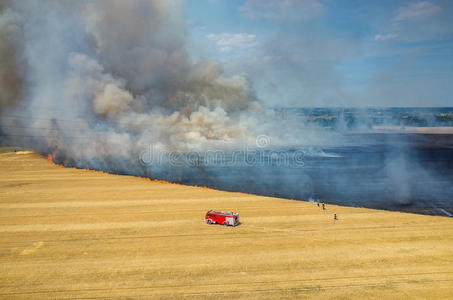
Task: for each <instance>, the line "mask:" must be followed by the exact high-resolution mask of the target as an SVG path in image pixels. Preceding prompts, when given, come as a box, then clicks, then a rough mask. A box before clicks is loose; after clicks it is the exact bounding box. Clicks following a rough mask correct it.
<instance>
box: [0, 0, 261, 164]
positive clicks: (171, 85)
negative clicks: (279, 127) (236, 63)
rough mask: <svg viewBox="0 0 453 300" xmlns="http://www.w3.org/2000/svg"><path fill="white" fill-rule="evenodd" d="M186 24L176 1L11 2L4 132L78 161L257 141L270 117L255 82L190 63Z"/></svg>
mask: <svg viewBox="0 0 453 300" xmlns="http://www.w3.org/2000/svg"><path fill="white" fill-rule="evenodd" d="M185 25H186V22H185V19H184V18H183V16H182V11H181V5H180V3H179V2H178V1H169V0H152V1H149V0H148V1H96V2H91V1H87V2H76V1H64V2H63V1H11V2H3V3H2V4H1V16H0V38H1V46H0V47H1V48H0V59H1V69H0V88H1V93H2V94H1V109H2V110H5V109H6V108H7V107H8V108H9V110H8V114H4V117H3V118H2V125H4V126H3V130H7V132H8V134H9V135H10V136H11V137H14V136H16V137H24V138H25V137H28V136H30V137H36V136H41V137H42V138H40V139H39V140H38V146H39V147H38V148H39V150H41V151H42V152H46V151H47V152H48V151H50V152H52V151H56V149H58V150H59V151H63V152H64V153H65V155H66V156H68V157H71V158H72V159H74V160H76V161H77V160H85V161H89V160H91V159H93V158H96V159H99V157H100V156H104V157H105V156H107V155H109V156H120V157H132V155H135V154H136V152H137V151H140V149H139V147H143V146H144V145H148V144H150V143H152V144H153V145H154V146H155V147H158V148H159V149H161V150H162V151H175V150H178V151H188V150H199V149H204V148H206V147H208V146H210V147H219V146H220V147H223V146H225V145H231V144H234V143H237V142H242V141H243V140H244V138H245V139H247V137H252V136H253V131H254V128H256V127H255V126H253V125H254V124H253V122H254V121H253V115H254V114H255V115H256V116H258V114H257V112H259V111H260V110H262V109H261V108H260V104H259V103H258V101H257V99H256V98H255V96H254V92H253V89H252V87H251V85H250V82H249V80H248V79H247V78H246V77H245V76H243V75H235V76H226V75H225V74H224V72H223V70H222V66H221V65H220V64H219V63H217V62H215V61H211V60H208V59H204V60H199V61H192V60H191V59H190V58H189V57H188V55H187V52H186V50H185V44H186V41H185V36H186V28H185ZM13 104H15V107H14V105H13ZM11 107H13V108H11ZM245 112H246V113H245ZM16 116H17V117H21V118H19V119H18V118H16V119H13V118H14V117H16ZM13 125H15V126H13ZM18 125H20V126H18ZM251 125H252V126H251ZM23 143H26V141H25V139H23V141H22V143H21V144H23ZM33 144H36V139H34V140H33Z"/></svg>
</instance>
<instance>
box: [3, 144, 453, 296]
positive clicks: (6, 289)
mask: <svg viewBox="0 0 453 300" xmlns="http://www.w3.org/2000/svg"><path fill="white" fill-rule="evenodd" d="M364 196H366V195H364ZM208 209H216V210H235V211H238V212H239V213H240V219H241V221H242V225H240V226H238V227H235V228H232V227H223V226H218V225H207V224H204V222H203V216H204V213H205V211H207V210H208ZM334 212H335V213H337V215H338V217H339V220H338V221H336V222H334V220H333V213H334ZM0 266H1V267H0V298H3V299H15V298H23V299H49V298H52V299H53V298H62V299H64V298H84V299H87V298H88V299H90V298H103V297H105V298H121V297H123V298H124V297H129V298H156V299H181V298H188V299H193V298H195V299H219V298H222V299H301V298H304V297H308V298H316V299H322V298H336V299H338V298H340V299H341V298H343V299H349V298H357V299H364V298H372V299H383V298H386V299H389V298H390V299H391V298H395V299H401V298H405V299H425V298H430V299H442V298H443V299H452V298H453V218H446V217H433V216H423V215H413V214H405V213H398V212H387V211H378V210H370V209H360V208H349V207H338V206H330V205H329V206H327V210H325V211H323V210H322V209H321V208H319V207H317V206H316V205H315V204H313V203H308V202H301V201H291V200H284V199H277V198H270V197H259V196H253V195H246V194H240V193H229V192H222V191H215V190H210V189H205V188H196V187H188V186H181V185H174V184H165V183H159V182H150V181H146V180H144V179H141V178H134V177H128V176H114V175H109V174H101V173H98V172H94V171H86V170H76V169H66V168H59V167H58V166H54V165H52V164H50V163H49V162H48V161H46V160H45V159H44V158H42V157H40V156H38V155H36V154H33V153H22V154H20V155H19V154H17V153H14V152H10V153H3V154H0Z"/></svg>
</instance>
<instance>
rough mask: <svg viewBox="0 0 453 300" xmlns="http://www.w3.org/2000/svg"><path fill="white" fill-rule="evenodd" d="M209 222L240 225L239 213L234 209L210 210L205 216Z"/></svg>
mask: <svg viewBox="0 0 453 300" xmlns="http://www.w3.org/2000/svg"><path fill="white" fill-rule="evenodd" d="M205 221H206V223H208V224H222V225H225V226H237V225H239V214H238V213H236V212H232V211H214V210H212V209H211V210H208V212H207V213H206V216H205Z"/></svg>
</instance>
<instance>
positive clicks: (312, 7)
mask: <svg viewBox="0 0 453 300" xmlns="http://www.w3.org/2000/svg"><path fill="white" fill-rule="evenodd" d="M324 8H325V7H324V5H323V4H322V3H321V2H319V1H318V0H247V1H246V2H245V3H244V5H242V6H241V7H239V10H240V11H241V12H243V13H244V14H246V15H247V16H249V17H250V18H254V19H280V20H283V19H286V20H288V19H290V20H305V19H311V18H314V17H317V16H319V15H322V13H323V12H324Z"/></svg>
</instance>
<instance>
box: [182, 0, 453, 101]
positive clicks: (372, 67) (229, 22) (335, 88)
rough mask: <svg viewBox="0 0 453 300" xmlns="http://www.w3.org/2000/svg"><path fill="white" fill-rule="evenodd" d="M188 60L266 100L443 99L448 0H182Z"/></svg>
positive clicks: (451, 81)
mask: <svg viewBox="0 0 453 300" xmlns="http://www.w3.org/2000/svg"><path fill="white" fill-rule="evenodd" d="M184 8H185V15H186V17H187V20H188V36H189V38H188V49H189V52H190V54H191V56H192V57H193V58H194V59H197V58H201V57H208V58H212V59H216V60H219V61H221V62H222V63H223V65H224V69H225V72H226V73H228V74H235V73H245V74H247V75H248V76H249V77H250V78H251V80H252V82H253V84H254V88H255V90H256V93H257V95H258V97H259V98H260V99H262V100H263V101H264V102H265V103H266V104H267V105H268V106H357V105H358V106H453V1H449V0H430V1H423V0H422V1H407V0H404V1H403V0H401V1H398V0H373V1H365V0H185V1H184Z"/></svg>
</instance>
